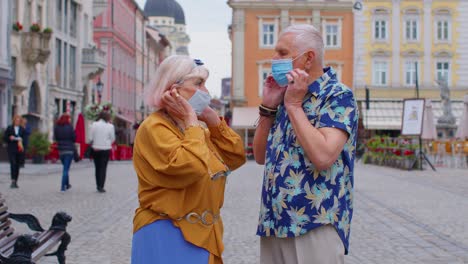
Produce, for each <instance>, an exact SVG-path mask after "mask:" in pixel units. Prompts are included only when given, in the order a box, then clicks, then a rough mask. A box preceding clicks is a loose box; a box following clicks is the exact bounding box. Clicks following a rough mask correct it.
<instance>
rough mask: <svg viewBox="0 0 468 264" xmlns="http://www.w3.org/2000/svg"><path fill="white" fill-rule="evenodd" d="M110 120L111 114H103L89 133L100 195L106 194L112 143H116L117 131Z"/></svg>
mask: <svg viewBox="0 0 468 264" xmlns="http://www.w3.org/2000/svg"><path fill="white" fill-rule="evenodd" d="M110 120H111V115H110V113H109V112H105V111H103V112H101V113H100V114H99V117H98V119H97V121H96V122H93V124H92V125H91V129H90V133H89V139H90V141H91V142H92V143H91V146H92V148H93V160H94V166H95V175H96V188H97V191H98V192H100V193H104V192H106V190H104V183H105V182H106V172H107V163H108V162H109V156H110V151H111V149H112V143H113V142H114V141H115V129H114V125H112V124H111V123H110Z"/></svg>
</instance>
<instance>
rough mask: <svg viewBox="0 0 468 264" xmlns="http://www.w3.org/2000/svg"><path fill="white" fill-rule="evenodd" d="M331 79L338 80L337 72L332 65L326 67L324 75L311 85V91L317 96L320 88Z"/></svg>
mask: <svg viewBox="0 0 468 264" xmlns="http://www.w3.org/2000/svg"><path fill="white" fill-rule="evenodd" d="M330 80H336V72H335V70H334V69H333V68H332V67H326V68H324V69H323V75H322V76H320V77H319V78H318V79H317V80H315V81H314V82H313V83H312V84H311V85H309V88H308V89H309V92H310V93H311V94H312V95H313V96H315V97H317V96H318V94H319V92H320V90H321V89H322V88H323V87H324V86H325V84H327V83H328V81H330Z"/></svg>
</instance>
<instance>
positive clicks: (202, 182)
mask: <svg viewBox="0 0 468 264" xmlns="http://www.w3.org/2000/svg"><path fill="white" fill-rule="evenodd" d="M202 65H203V63H201V62H200V61H199V60H193V59H191V58H190V57H187V56H171V57H169V58H167V59H166V60H164V62H163V63H162V64H161V65H160V67H159V68H158V70H157V72H156V74H155V76H154V80H153V82H152V84H151V85H150V86H149V88H148V89H147V91H146V92H147V94H146V99H147V103H148V104H149V105H150V106H151V107H154V108H155V109H156V112H154V113H153V114H151V115H150V116H149V117H148V118H146V120H145V121H144V122H143V123H142V124H141V126H140V127H139V129H138V131H137V134H136V138H135V146H134V155H133V164H134V167H135V170H136V172H137V175H138V197H139V202H140V206H139V208H138V209H137V210H136V213H135V218H134V235H133V245H132V263H133V264H144V263H158V264H160V263H171V264H178V263H184V264H185V263H191V264H202V263H203V264H208V263H209V264H213V263H222V259H221V254H222V252H223V242H222V236H223V225H222V221H221V217H220V209H221V207H222V206H223V200H224V188H225V184H226V176H227V175H228V174H229V172H230V171H232V170H234V169H237V168H238V167H240V166H241V165H242V164H244V162H245V153H244V148H243V143H242V140H241V138H240V137H239V136H238V135H237V134H236V133H235V132H234V131H233V130H231V129H230V128H229V127H228V126H227V124H226V122H225V121H224V120H223V119H221V118H220V117H219V116H218V115H217V113H216V112H215V111H214V110H213V109H212V108H210V107H209V103H210V99H211V97H210V95H209V93H208V90H207V89H206V87H205V82H206V79H207V78H208V70H207V69H206V68H205V67H203V66H202ZM200 121H203V122H204V123H205V124H206V126H207V127H208V129H205V127H204V126H203V125H202V124H201V123H200Z"/></svg>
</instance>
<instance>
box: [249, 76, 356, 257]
mask: <svg viewBox="0 0 468 264" xmlns="http://www.w3.org/2000/svg"><path fill="white" fill-rule="evenodd" d="M303 109H304V112H305V114H306V116H307V118H308V119H309V121H310V123H311V125H313V126H314V127H316V128H322V127H330V128H337V129H341V130H343V131H345V132H346V133H347V134H348V135H349V137H348V141H347V142H346V144H345V146H344V148H343V150H342V152H341V153H340V155H339V157H338V159H337V160H336V161H335V162H334V163H333V165H332V166H331V167H330V168H328V169H326V170H323V171H319V170H317V169H316V168H315V166H314V164H313V163H312V162H311V161H310V160H308V159H307V157H306V155H305V153H304V149H303V148H302V147H301V145H300V143H299V141H298V139H297V137H296V134H295V132H294V130H293V129H292V124H291V122H290V121H289V118H288V115H287V112H286V109H285V108H284V105H280V106H279V108H278V113H277V115H276V119H275V123H274V124H273V126H272V128H271V130H270V133H269V135H268V140H267V142H268V143H267V148H266V157H265V164H266V165H265V173H264V180H263V187H262V197H261V198H262V202H261V206H260V216H259V223H258V229H257V234H258V235H260V236H276V237H295V236H300V235H302V234H305V233H307V232H308V231H310V230H312V229H314V228H316V227H319V226H322V225H325V224H332V225H333V226H334V227H335V229H336V230H337V232H338V235H339V236H340V238H341V240H342V241H343V244H344V246H345V249H346V252H347V250H348V246H349V235H350V224H351V219H352V213H353V186H354V175H353V174H354V155H355V146H356V136H357V120H358V113H357V111H358V109H357V107H356V101H355V99H354V95H353V93H352V91H351V90H350V89H349V88H347V87H346V86H345V85H343V84H342V83H339V82H338V80H337V79H336V73H335V71H334V70H333V69H332V68H327V69H324V74H323V75H322V76H321V77H320V78H318V79H317V80H316V81H315V82H314V83H312V84H311V85H310V86H309V93H307V94H306V97H305V98H304V101H303Z"/></svg>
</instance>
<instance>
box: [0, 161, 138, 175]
mask: <svg viewBox="0 0 468 264" xmlns="http://www.w3.org/2000/svg"><path fill="white" fill-rule="evenodd" d="M113 163H119V164H131V163H132V161H131V160H125V161H109V165H110V164H113ZM93 167H94V163H93V161H92V160H89V159H83V160H81V161H80V162H72V165H71V168H70V170H77V169H86V168H93ZM61 172H62V163H60V161H57V162H56V163H51V162H47V163H44V164H33V163H31V161H26V164H25V166H24V168H21V169H20V176H23V175H24V176H26V175H49V174H54V173H61ZM0 175H10V163H8V162H0Z"/></svg>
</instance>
